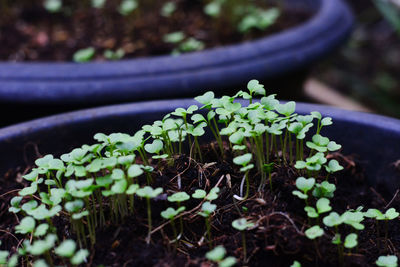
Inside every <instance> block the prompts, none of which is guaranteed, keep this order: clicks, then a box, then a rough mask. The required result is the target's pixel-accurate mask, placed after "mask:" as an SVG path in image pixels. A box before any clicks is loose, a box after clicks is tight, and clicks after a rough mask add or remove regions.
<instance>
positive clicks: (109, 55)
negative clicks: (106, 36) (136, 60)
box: [103, 48, 125, 60]
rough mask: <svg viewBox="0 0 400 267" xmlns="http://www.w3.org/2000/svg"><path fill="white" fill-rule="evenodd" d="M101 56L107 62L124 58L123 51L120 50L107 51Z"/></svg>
mask: <svg viewBox="0 0 400 267" xmlns="http://www.w3.org/2000/svg"><path fill="white" fill-rule="evenodd" d="M103 56H104V57H105V58H106V59H108V60H120V59H121V58H123V57H124V56H125V51H124V50H123V49H122V48H120V49H117V50H115V51H113V50H110V49H107V50H106V51H104V53H103Z"/></svg>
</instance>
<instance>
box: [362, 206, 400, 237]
mask: <svg viewBox="0 0 400 267" xmlns="http://www.w3.org/2000/svg"><path fill="white" fill-rule="evenodd" d="M399 215H400V214H399V213H398V212H397V211H396V209H395V208H390V209H388V210H387V211H386V212H385V213H384V214H383V213H382V212H380V211H379V210H377V209H368V210H367V212H365V213H364V216H365V217H367V218H374V219H375V220H377V221H385V240H386V241H387V238H388V232H389V231H388V221H390V220H394V219H396V218H397V217H399ZM377 229H378V235H379V225H378V222H377Z"/></svg>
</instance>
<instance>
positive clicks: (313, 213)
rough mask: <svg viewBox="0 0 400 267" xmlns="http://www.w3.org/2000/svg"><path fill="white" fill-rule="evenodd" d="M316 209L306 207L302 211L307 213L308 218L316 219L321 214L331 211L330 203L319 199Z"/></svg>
mask: <svg viewBox="0 0 400 267" xmlns="http://www.w3.org/2000/svg"><path fill="white" fill-rule="evenodd" d="M316 207H317V208H316V209H315V208H313V207H310V206H306V207H305V208H304V210H305V211H306V212H307V216H308V217H310V218H318V217H319V216H320V215H321V214H322V213H326V212H329V211H331V210H332V207H331V206H330V201H329V199H327V198H320V199H318V201H317V203H316Z"/></svg>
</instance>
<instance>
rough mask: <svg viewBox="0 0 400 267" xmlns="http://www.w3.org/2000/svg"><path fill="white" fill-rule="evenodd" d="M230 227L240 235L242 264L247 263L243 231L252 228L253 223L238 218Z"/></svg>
mask: <svg viewBox="0 0 400 267" xmlns="http://www.w3.org/2000/svg"><path fill="white" fill-rule="evenodd" d="M232 227H233V228H235V229H236V230H238V231H240V232H241V233H242V246H243V262H247V248H246V234H245V232H244V231H245V230H249V229H251V228H253V227H254V223H253V222H251V221H247V219H246V218H239V219H236V220H234V221H233V222H232Z"/></svg>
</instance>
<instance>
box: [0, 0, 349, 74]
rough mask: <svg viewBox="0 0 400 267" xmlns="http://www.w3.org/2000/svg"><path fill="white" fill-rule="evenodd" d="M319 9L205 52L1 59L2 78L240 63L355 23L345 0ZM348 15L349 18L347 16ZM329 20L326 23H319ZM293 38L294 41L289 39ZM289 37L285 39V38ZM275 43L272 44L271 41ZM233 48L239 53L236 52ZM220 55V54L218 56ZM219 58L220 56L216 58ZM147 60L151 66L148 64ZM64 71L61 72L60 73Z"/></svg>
mask: <svg viewBox="0 0 400 267" xmlns="http://www.w3.org/2000/svg"><path fill="white" fill-rule="evenodd" d="M321 1H322V4H321V7H320V10H319V11H318V13H317V14H316V15H315V16H313V18H312V19H310V20H309V21H307V22H305V23H303V24H302V25H299V26H296V27H294V28H293V29H289V30H286V31H284V32H282V33H278V34H274V35H271V36H268V37H264V38H261V39H259V40H256V41H253V42H249V43H242V44H234V45H229V46H225V47H219V48H215V49H208V50H205V51H201V52H196V53H191V54H187V55H182V56H180V57H177V58H173V57H171V56H160V57H152V58H146V59H132V60H122V61H120V62H105V63H86V64H75V63H44V62H43V63H0V81H13V80H14V79H21V78H25V80H26V81H35V80H37V81H45V80H49V81H51V80H63V81H66V80H81V79H82V80H87V79H98V78H100V77H101V78H102V79H105V78H107V77H108V78H118V77H124V76H130V77H132V76H143V75H146V74H148V73H157V74H162V73H163V72H165V69H164V66H165V65H168V66H169V67H170V68H171V66H172V68H171V70H169V71H168V72H180V71H185V70H194V69H199V68H200V69H201V68H206V67H216V66H220V65H225V64H232V63H240V62H241V61H243V60H249V59H250V60H251V59H252V58H256V57H260V56H265V53H267V55H268V54H271V53H276V52H277V51H278V52H279V51H280V50H282V47H283V48H285V47H288V48H290V47H299V46H307V45H308V44H309V43H310V41H311V40H313V39H315V38H318V37H319V36H320V35H325V34H327V33H330V34H333V35H334V34H335V33H336V32H340V33H341V34H342V35H346V34H347V33H348V32H349V30H350V28H351V24H352V16H351V11H350V10H349V8H348V7H347V5H346V4H345V3H344V2H343V0H334V1H332V0H321ZM345 17H347V20H346V19H343V18H345ZM323 20H327V22H329V23H326V25H324V26H325V27H322V28H321V25H319V23H320V22H321V21H323ZM287 40H290V42H287ZM283 41H285V42H283ZM271 44H272V45H271ZM233 52H234V54H235V55H233ZM216 55H218V57H216ZM216 58H220V59H219V60H218V61H216ZM143 63H146V64H147V65H148V66H144V65H143ZM60 72H61V73H63V75H62V76H59V73H60Z"/></svg>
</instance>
